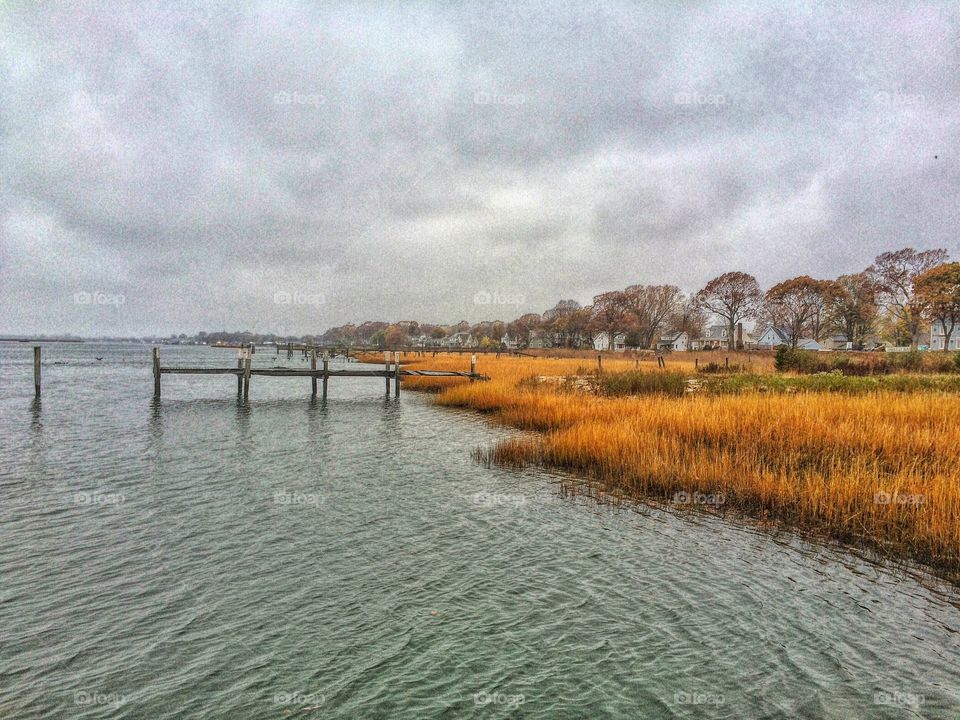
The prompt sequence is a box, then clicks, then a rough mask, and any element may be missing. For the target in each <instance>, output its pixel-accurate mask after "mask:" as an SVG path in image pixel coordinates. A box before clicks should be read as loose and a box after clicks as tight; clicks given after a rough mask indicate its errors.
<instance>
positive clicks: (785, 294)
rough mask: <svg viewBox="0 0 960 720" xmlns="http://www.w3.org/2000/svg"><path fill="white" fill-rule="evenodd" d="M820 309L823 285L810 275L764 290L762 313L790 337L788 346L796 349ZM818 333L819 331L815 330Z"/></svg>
mask: <svg viewBox="0 0 960 720" xmlns="http://www.w3.org/2000/svg"><path fill="white" fill-rule="evenodd" d="M822 306H823V285H822V283H821V282H820V281H818V280H814V279H813V278H812V277H810V276H809V275H801V276H800V277H795V278H791V279H790V280H784V281H783V282H781V283H777V284H776V285H774V286H773V287H772V288H770V289H769V290H767V294H766V296H765V297H764V312H765V315H766V316H767V317H768V318H769V320H770V322H771V323H772V324H773V325H775V326H778V327H783V328H785V329H786V330H787V331H788V332H789V334H790V346H791V347H796V346H797V343H798V342H799V340H800V338H801V337H802V335H803V333H804V331H807V330H810V329H811V328H810V326H811V321H812V320H813V319H814V317H817V318H818V323H819V314H820V312H821V308H822ZM817 329H818V331H819V327H818V328H817Z"/></svg>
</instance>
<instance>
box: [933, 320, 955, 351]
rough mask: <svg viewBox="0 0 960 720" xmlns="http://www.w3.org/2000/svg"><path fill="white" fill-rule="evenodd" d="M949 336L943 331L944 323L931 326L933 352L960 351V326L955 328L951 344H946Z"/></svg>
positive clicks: (951, 336)
mask: <svg viewBox="0 0 960 720" xmlns="http://www.w3.org/2000/svg"><path fill="white" fill-rule="evenodd" d="M946 339H947V334H946V333H945V332H944V331H943V323H941V322H940V321H939V320H938V321H937V322H935V323H934V324H933V325H931V326H930V349H931V350H960V326H958V327H954V329H953V332H952V334H951V335H950V344H949V345H947V344H946Z"/></svg>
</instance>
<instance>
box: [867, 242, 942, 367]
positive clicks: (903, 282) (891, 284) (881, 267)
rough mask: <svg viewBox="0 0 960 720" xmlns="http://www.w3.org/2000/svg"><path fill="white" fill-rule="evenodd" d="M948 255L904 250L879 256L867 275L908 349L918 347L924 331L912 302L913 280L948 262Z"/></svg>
mask: <svg viewBox="0 0 960 720" xmlns="http://www.w3.org/2000/svg"><path fill="white" fill-rule="evenodd" d="M947 258H948V255H947V251H946V250H944V249H942V248H936V249H933V250H914V249H913V248H904V249H903V250H894V251H892V252H885V253H883V254H882V255H878V256H877V257H876V259H875V260H874V262H873V265H871V266H870V267H869V268H867V272H868V273H869V274H870V276H871V277H872V278H873V281H874V282H875V283H876V285H877V288H878V290H879V301H880V304H881V305H882V306H883V308H884V309H885V310H886V311H887V312H888V313H889V314H890V315H891V317H892V318H893V320H894V321H895V323H896V324H897V325H898V326H899V327H900V328H902V329H903V331H904V333H905V334H907V335H909V336H910V345H911V346H912V347H914V348H915V347H916V346H917V340H918V338H919V336H920V330H921V328H922V327H923V317H922V313H921V309H920V308H919V307H918V306H917V305H916V304H915V303H914V302H913V299H914V290H913V281H914V279H915V278H916V277H917V276H918V275H920V274H922V273H925V272H926V271H927V270H930V269H931V268H934V267H936V266H937V265H942V264H943V263H945V262H946V261H947Z"/></svg>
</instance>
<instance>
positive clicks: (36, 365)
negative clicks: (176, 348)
mask: <svg viewBox="0 0 960 720" xmlns="http://www.w3.org/2000/svg"><path fill="white" fill-rule="evenodd" d="M154 352H156V351H154ZM157 382H158V383H159V382H160V381H159V380H157ZM157 387H158V388H159V387H160V386H159V385H157ZM33 392H34V395H35V396H36V397H40V346H39V345H36V346H34V348H33ZM159 394H160V391H159V390H158V391H157V395H159Z"/></svg>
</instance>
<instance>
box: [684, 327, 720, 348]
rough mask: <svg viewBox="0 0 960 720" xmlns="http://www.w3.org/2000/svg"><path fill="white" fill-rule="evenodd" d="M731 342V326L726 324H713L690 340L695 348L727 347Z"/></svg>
mask: <svg viewBox="0 0 960 720" xmlns="http://www.w3.org/2000/svg"><path fill="white" fill-rule="evenodd" d="M729 342H730V328H729V327H728V326H726V325H711V326H710V327H708V328H707V330H706V332H704V334H703V337H698V338H696V339H694V340H692V341H691V342H690V347H691V348H692V349H693V350H718V349H720V348H725V347H727V344H728V343H729Z"/></svg>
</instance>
